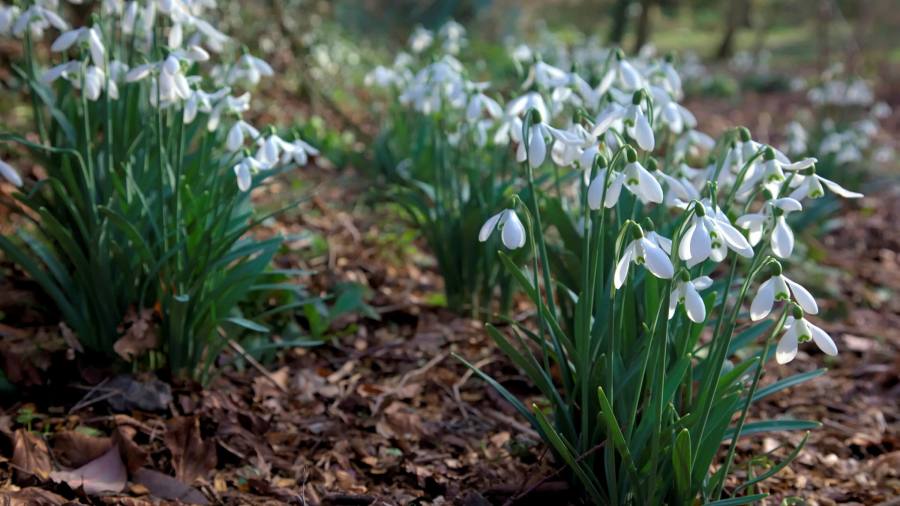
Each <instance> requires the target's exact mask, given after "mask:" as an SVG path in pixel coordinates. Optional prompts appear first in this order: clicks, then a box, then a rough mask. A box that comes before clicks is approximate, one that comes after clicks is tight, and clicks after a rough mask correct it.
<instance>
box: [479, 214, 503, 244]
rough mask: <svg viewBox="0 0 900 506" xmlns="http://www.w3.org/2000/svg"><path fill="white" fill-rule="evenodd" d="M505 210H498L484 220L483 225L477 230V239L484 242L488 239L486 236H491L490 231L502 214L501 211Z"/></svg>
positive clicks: (495, 226)
mask: <svg viewBox="0 0 900 506" xmlns="http://www.w3.org/2000/svg"><path fill="white" fill-rule="evenodd" d="M505 212H506V211H505V210H504V211H500V212H499V213H497V214H495V215H493V216H491V217H490V218H488V219H487V221H486V222H484V225H482V226H481V230H480V231H479V232H478V241H479V242H484V241H487V240H488V237H490V236H491V233H492V232H493V231H494V229H495V228H497V223H498V222H499V221H500V218H501V217H502V216H503V213H505Z"/></svg>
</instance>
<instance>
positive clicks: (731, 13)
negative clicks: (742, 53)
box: [716, 0, 750, 60]
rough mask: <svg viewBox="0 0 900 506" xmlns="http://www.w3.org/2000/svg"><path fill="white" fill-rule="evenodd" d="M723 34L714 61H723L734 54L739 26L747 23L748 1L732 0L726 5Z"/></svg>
mask: <svg viewBox="0 0 900 506" xmlns="http://www.w3.org/2000/svg"><path fill="white" fill-rule="evenodd" d="M726 6H727V7H726V9H728V10H727V12H726V13H725V33H724V34H723V35H722V42H720V43H719V49H718V50H717V51H716V59H717V60H724V59H726V58H730V57H731V55H733V54H734V37H735V35H736V34H737V31H738V29H739V28H740V27H741V26H746V25H747V24H748V22H749V10H750V9H749V7H750V2H749V0H732V1H731V2H728V3H727V4H726Z"/></svg>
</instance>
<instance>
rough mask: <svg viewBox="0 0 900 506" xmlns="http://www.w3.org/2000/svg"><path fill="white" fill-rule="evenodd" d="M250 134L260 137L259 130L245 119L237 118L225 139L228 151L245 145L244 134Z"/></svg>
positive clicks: (253, 137) (251, 136)
mask: <svg viewBox="0 0 900 506" xmlns="http://www.w3.org/2000/svg"><path fill="white" fill-rule="evenodd" d="M245 134H246V135H249V136H250V138H252V139H255V138H257V137H259V130H257V129H256V128H254V127H253V125H251V124H250V123H247V122H246V121H244V120H242V119H241V120H237V121H236V122H235V123H234V125H232V126H231V128H230V129H229V130H228V136H227V137H226V139H225V147H226V148H228V151H237V150H239V149H241V147H242V146H243V145H244V135H245Z"/></svg>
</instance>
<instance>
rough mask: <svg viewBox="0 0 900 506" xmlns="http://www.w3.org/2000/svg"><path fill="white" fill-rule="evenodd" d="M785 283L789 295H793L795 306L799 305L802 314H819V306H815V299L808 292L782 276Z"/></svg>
mask: <svg viewBox="0 0 900 506" xmlns="http://www.w3.org/2000/svg"><path fill="white" fill-rule="evenodd" d="M782 278H783V279H784V281H785V283H787V285H788V287H790V289H791V293H792V294H793V295H794V300H796V301H797V304H800V307H801V308H802V309H803V312H804V313H807V314H818V313H819V305H818V304H816V299H815V298H814V297H813V296H812V294H811V293H809V290H807V289H806V288H804V287H803V286H801V285H800V284H799V283H796V282H794V281H791V280H790V279H788V278H787V276H782Z"/></svg>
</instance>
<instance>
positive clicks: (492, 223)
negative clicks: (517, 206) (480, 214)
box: [478, 209, 525, 249]
mask: <svg viewBox="0 0 900 506" xmlns="http://www.w3.org/2000/svg"><path fill="white" fill-rule="evenodd" d="M498 227H499V228H500V239H501V241H502V242H503V245H504V246H506V247H507V248H509V249H518V248H521V247H522V246H524V245H525V226H524V225H522V222H521V221H519V217H518V215H516V211H515V210H513V209H504V210H502V211H500V212H499V213H497V214H495V215H493V216H491V217H490V218H488V220H487V221H486V222H484V225H482V226H481V230H480V231H479V232H478V241H479V242H485V241H487V240H488V238H489V237H490V236H491V234H492V233H493V232H494V229H495V228H498Z"/></svg>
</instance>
